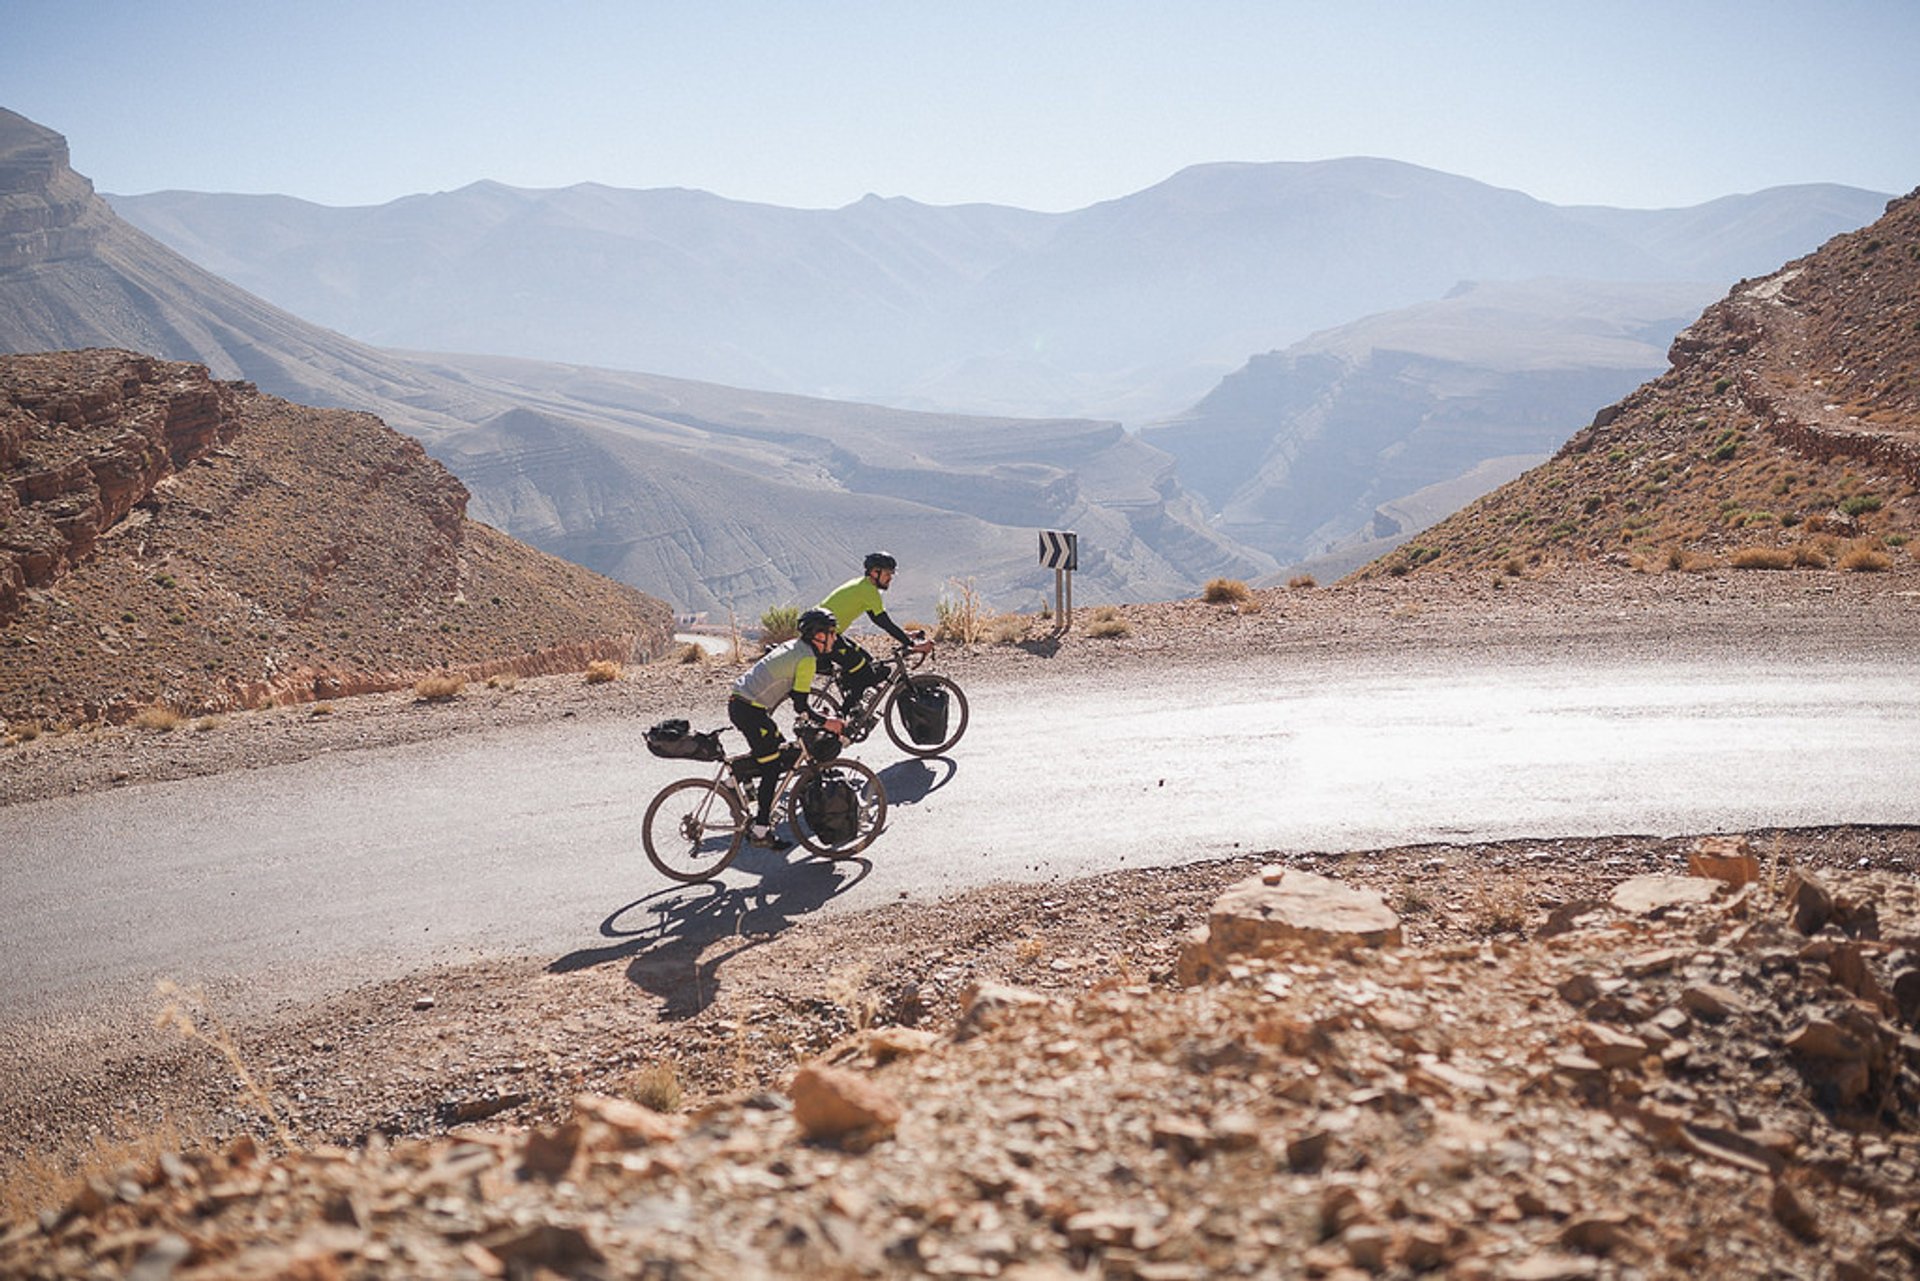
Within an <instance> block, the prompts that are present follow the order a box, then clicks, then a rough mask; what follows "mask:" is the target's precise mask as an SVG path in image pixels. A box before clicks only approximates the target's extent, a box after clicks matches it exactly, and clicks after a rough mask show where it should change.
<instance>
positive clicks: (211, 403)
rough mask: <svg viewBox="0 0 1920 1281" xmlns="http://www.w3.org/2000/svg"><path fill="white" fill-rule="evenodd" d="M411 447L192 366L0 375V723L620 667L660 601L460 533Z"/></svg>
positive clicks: (372, 426)
mask: <svg viewBox="0 0 1920 1281" xmlns="http://www.w3.org/2000/svg"><path fill="white" fill-rule="evenodd" d="M467 501H468V493H467V490H466V487H465V486H464V485H462V484H461V483H460V482H459V481H458V480H456V479H455V478H454V477H453V475H452V474H451V473H450V472H448V471H447V469H446V468H445V467H443V466H442V465H440V463H438V462H437V461H435V460H434V459H431V458H429V457H428V456H427V454H426V451H425V450H424V449H423V448H422V447H421V445H420V444H419V442H418V441H415V440H412V439H410V438H408V437H404V436H401V435H400V434H399V433H397V432H394V431H392V430H390V429H389V428H388V427H387V426H386V425H385V424H384V423H382V422H381V421H380V420H379V419H377V418H374V417H372V416H371V415H367V414H357V413H351V412H347V411H342V410H322V409H312V408H308V407H306V406H301V405H296V404H293V403H291V402H288V401H285V400H281V399H278V398H276V397H273V396H267V395H264V394H262V393H261V392H259V390H258V389H257V388H255V387H253V386H252V385H251V384H249V383H244V382H225V381H219V380H216V379H214V378H212V377H211V376H210V375H209V373H208V371H207V369H206V368H205V367H204V366H201V365H196V364H186V363H180V362H172V361H163V360H157V359H153V358H150V357H146V356H140V355H135V354H133V353H131V352H125V351H113V350H104V349H95V350H87V351H74V352H51V353H41V354H36V355H28V356H4V357H0V717H5V718H8V719H14V718H19V719H22V720H27V721H42V722H45V721H54V722H59V721H68V720H72V721H80V722H98V721H124V720H127V719H129V718H131V717H133V716H135V715H137V714H138V713H139V712H140V711H141V710H142V709H143V708H145V707H148V706H152V705H154V704H156V703H160V704H164V705H165V706H167V707H168V708H171V709H172V710H173V711H175V712H178V713H182V714H196V713H201V712H213V711H225V710H231V709H235V708H245V707H260V706H265V705H269V704H275V703H287V702H298V701H306V700H311V699H329V698H339V697H346V696H349V695H353V694H363V693H371V692H376V691H380V690H390V689H396V688H404V687H407V686H411V685H413V684H416V683H417V682H419V681H420V680H421V679H422V678H424V677H428V676H437V675H442V674H458V675H462V676H464V677H465V678H466V679H468V680H474V679H486V678H488V677H492V676H496V675H503V674H507V673H512V674H514V675H519V676H531V675H538V674H544V673H548V672H559V671H569V670H573V671H577V670H580V669H581V668H583V667H584V666H586V665H587V664H588V663H590V662H593V661H596V660H602V659H606V660H612V661H614V662H618V663H627V662H633V661H636V660H644V659H646V658H650V657H653V656H655V655H658V654H659V653H661V652H663V651H664V649H665V647H666V645H667V644H668V643H669V639H670V636H671V625H672V616H671V614H670V612H669V611H668V610H667V608H666V606H665V605H664V604H663V603H662V602H659V601H657V600H653V599H651V598H649V597H646V596H643V595H642V594H641V593H639V592H637V591H634V590H633V589H632V588H628V587H624V586H621V585H620V584H618V583H615V582H612V581H611V580H609V579H605V578H603V577H601V576H600V575H597V574H593V573H591V572H589V571H587V570H584V569H581V568H580V567H579V566H577V565H571V564H568V563H566V562H564V561H560V560H557V559H555V558H553V557H550V556H547V555H544V554H542V553H538V552H535V551H533V550H532V549H531V548H528V547H525V546H523V545H521V544H518V543H515V542H513V541H512V540H511V539H508V538H506V537H505V536H504V535H501V534H500V533H498V532H497V531H495V530H492V529H489V528H487V527H486V526H484V525H480V524H477V523H475V522H472V521H469V520H468V519H467V518H466V511H467Z"/></svg>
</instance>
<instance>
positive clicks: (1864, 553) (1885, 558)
mask: <svg viewBox="0 0 1920 1281" xmlns="http://www.w3.org/2000/svg"><path fill="white" fill-rule="evenodd" d="M1840 568H1842V569H1844V570H1846V571H1847V572H1848V573H1851V574H1883V573H1885V572H1886V571H1888V570H1890V569H1892V568H1893V557H1891V556H1889V555H1887V554H1886V553H1885V552H1882V551H1877V550H1875V549H1874V548H1872V547H1868V546H1865V545H1864V544H1860V543H1856V544H1854V545H1853V546H1852V547H1849V548H1848V549H1847V554H1846V555H1844V556H1842V557H1841V558H1840Z"/></svg>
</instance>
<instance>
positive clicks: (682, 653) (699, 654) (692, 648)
mask: <svg viewBox="0 0 1920 1281" xmlns="http://www.w3.org/2000/svg"><path fill="white" fill-rule="evenodd" d="M667 658H668V661H670V662H675V663H678V664H680V665H681V666H682V667H698V666H699V665H700V664H702V663H704V662H706V661H707V647H706V646H705V645H702V644H700V643H698V642H697V641H688V642H687V643H686V644H684V645H682V646H681V647H680V648H679V649H677V650H674V651H673V652H672V653H671V654H669V655H667Z"/></svg>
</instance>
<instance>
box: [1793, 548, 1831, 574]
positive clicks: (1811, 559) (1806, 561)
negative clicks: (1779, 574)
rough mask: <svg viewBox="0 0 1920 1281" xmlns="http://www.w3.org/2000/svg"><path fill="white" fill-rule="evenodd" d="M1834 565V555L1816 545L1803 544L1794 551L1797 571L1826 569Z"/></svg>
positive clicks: (1794, 565)
mask: <svg viewBox="0 0 1920 1281" xmlns="http://www.w3.org/2000/svg"><path fill="white" fill-rule="evenodd" d="M1831 564H1833V553H1832V552H1831V551H1829V550H1827V549H1826V548H1823V547H1821V546H1819V545H1818V544H1815V543H1801V544H1800V545H1798V546H1797V547H1795V548H1794V549H1793V567H1794V568H1795V569H1825V568H1826V567H1827V566H1829V565H1831Z"/></svg>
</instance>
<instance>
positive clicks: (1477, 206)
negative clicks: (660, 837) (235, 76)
mask: <svg viewBox="0 0 1920 1281" xmlns="http://www.w3.org/2000/svg"><path fill="white" fill-rule="evenodd" d="M109 199H110V200H111V202H112V204H113V206H114V208H115V209H116V210H117V211H118V212H119V213H120V214H121V216H122V217H124V218H126V219H127V220H128V221H129V222H131V223H133V224H134V225H135V226H137V227H139V228H140V229H142V230H143V231H146V232H147V233H148V234H150V235H152V236H154V237H155V238H156V239H158V240H160V241H161V242H162V243H164V244H167V245H169V246H171V247H172V248H174V249H176V250H178V251H179V252H181V253H183V254H185V255H186V256H187V257H189V258H191V259H193V260H194V261H195V262H197V263H199V264H200V265H201V266H203V267H205V268H207V269H208V270H209V271H212V272H214V273H215V274H217V275H219V276H221V277H222V278H224V279H226V280H229V281H232V282H233V283H235V284H237V285H239V286H241V287H242V288H244V289H247V290H249V291H251V292H253V293H255V294H258V295H259V296H260V297H262V298H265V299H267V300H269V301H271V302H273V303H275V304H276V305H278V306H281V307H284V308H286V309H287V310H289V311H291V312H293V313H294V314H296V315H299V316H301V317H303V318H305V319H307V320H311V321H314V322H316V323H318V324H322V325H326V326H328V327H330V328H333V329H337V330H339V331H340V332H342V333H345V334H350V335H352V336H353V337H355V338H358V339H360V340H362V341H364V342H369V343H373V344H375V345H378V346H386V347H406V348H415V349H427V350H435V351H463V352H482V353H489V354H496V355H512V356H523V357H531V358H534V359H541V360H558V361H565V362H568V363H575V364H593V365H605V366H609V367H613V368H620V369H634V370H645V371H648V372H651V373H658V374H667V375H672V376H675V377H681V378H692V379H699V380H703V381H708V382H717V383H724V384H728V385H732V386H740V387H757V388H764V389H767V390H772V391H787V392H795V393H799V394H803V395H810V396H823V397H829V398H833V399H839V400H861V401H873V402H876V403H881V404H892V405H898V406H903V407H909V408H929V409H939V410H945V411H951V412H961V413H976V414H994V415H1005V414H1014V415H1021V416H1045V417H1052V416H1061V415H1065V416H1074V417H1079V416H1095V417H1112V418H1118V419H1120V420H1122V421H1125V422H1127V423H1129V424H1130V425H1135V426H1138V425H1140V424H1142V423H1145V422H1148V421H1151V420H1154V419H1157V418H1160V417H1163V416H1165V415H1168V414H1172V413H1176V412H1179V411H1181V410H1184V409H1186V408H1187V407H1188V406H1190V405H1192V404H1193V403H1194V402H1195V401H1197V400H1199V399H1200V398H1201V397H1202V396H1204V395H1205V394H1206V393H1207V392H1208V391H1210V390H1211V389H1212V387H1213V385H1214V384H1215V383H1216V382H1217V381H1218V380H1219V378H1220V377H1222V376H1223V375H1225V374H1227V373H1229V372H1231V371H1232V370H1234V369H1236V368H1237V367H1239V366H1240V365H1241V364H1242V363H1244V362H1245V361H1246V359H1247V358H1248V357H1249V356H1250V355H1253V354H1255V353H1259V352H1265V351H1269V350H1272V349H1275V348H1280V347H1285V346H1287V345H1288V344H1291V343H1293V342H1296V341H1298V340H1300V339H1302V338H1304V337H1306V336H1308V335H1309V334H1311V333H1313V332H1314V331H1316V330H1320V329H1325V328H1328V327H1331V326H1334V325H1340V324H1345V323H1347V322H1349V321H1351V320H1354V319H1355V318H1357V317H1360V316H1364V315H1368V314H1371V313H1375V312H1380V311H1385V310H1389V309H1393V308H1398V307H1404V306H1409V305H1413V304H1416V303H1421V302H1427V301H1431V300H1433V299H1436V298H1439V297H1441V296H1443V295H1444V294H1446V293H1447V292H1448V291H1449V290H1450V289H1452V288H1454V287H1455V286H1456V285H1458V284H1459V283H1461V282H1462V281H1475V280H1522V279H1527V278H1531V277H1540V276H1552V277H1559V278H1563V279H1570V280H1573V279H1577V280H1591V281H1604V282H1615V283H1618V282H1629V281H1631V282H1643V283H1644V282H1675V281H1693V282H1700V283H1706V284H1711V285H1714V286H1716V287H1717V290H1721V289H1725V288H1726V286H1727V285H1729V284H1731V283H1732V282H1733V281H1734V280H1736V279H1738V278H1739V277H1741V276H1744V275H1751V274H1757V273H1762V272H1767V271H1771V270H1772V269H1773V268H1775V267H1777V266H1778V265H1779V264H1780V263H1781V262H1782V261H1784V260H1785V259H1786V258H1789V257H1792V256H1794V255H1796V254H1800V253H1805V252H1806V251H1807V250H1809V249H1811V248H1813V247H1814V246H1816V245H1818V244H1819V243H1820V242H1821V241H1823V240H1825V239H1826V238H1827V237H1828V236H1831V235H1833V234H1834V233H1836V232H1839V231H1843V230H1849V229H1851V228H1854V227H1857V226H1860V225H1861V224H1862V223H1865V222H1867V221H1870V220H1871V219H1872V218H1874V217H1876V216H1878V214H1879V212H1880V209H1881V208H1882V206H1883V205H1884V204H1885V202H1886V199H1887V197H1886V196H1885V195H1881V194H1875V193H1870V192H1864V191H1859V190H1856V189H1852V188H1846V187H1835V186H1801V187H1781V188H1774V189H1771V190H1768V191H1763V192H1759V193H1756V194H1754V195H1746V196H1732V197H1728V198H1726V199H1723V200H1716V201H1713V202H1710V203H1708V204H1705V205H1701V206H1698V207H1696V208H1692V209H1683V210H1658V211H1643V210H1624V209H1604V208H1561V207H1556V206H1553V205H1549V204H1545V203H1543V202H1541V201H1538V200H1534V199H1532V198H1531V197H1529V196H1526V195H1523V194H1521V193H1520V192H1517V191H1508V190H1502V189H1499V188H1494V187H1489V186H1486V185H1485V184H1482V183H1478V182H1474V181H1471V180H1469V179H1466V178H1460V177H1455V176H1453V175H1450V174H1445V173H1439V172H1435V171H1433V170H1429V169H1422V168H1419V167H1416V166H1413V165H1408V164H1402V163H1398V162H1395V161H1390V160H1375V159H1349V160H1332V161H1322V162H1314V163H1299V164H1295V163H1272V164H1211V165H1200V166H1196V167H1193V168H1190V169H1186V170H1183V171H1182V172H1180V173H1178V174H1175V175H1174V176H1173V177H1171V178H1169V179H1167V180H1166V181H1165V182H1163V183H1160V184H1158V185H1157V186H1154V187H1150V188H1148V189H1146V190H1144V191H1141V192H1137V193H1135V194H1133V195H1130V196H1125V197H1122V198H1120V199H1117V200H1111V201H1106V202H1103V203H1101V204H1097V205H1093V206H1090V207H1088V208H1086V209H1081V210H1077V211H1074V212H1071V213H1062V214H1044V213H1036V212H1031V211H1027V210H1021V209H1012V208H1006V207H1002V206H994V205H961V206H952V207H934V206H928V205H922V204H918V203H916V202H914V201H911V200H905V199H890V200H883V199H881V198H879V197H874V196H869V197H867V198H866V199H864V200H861V201H858V202H856V203H854V204H851V205H848V206H846V207H845V208H842V209H833V210H806V209H787V208H780V207H776V206H770V205H759V204H749V203H745V202H741V201H733V200H726V199H723V198H721V197H719V196H714V195H709V194H707V193H705V192H699V191H686V190H644V191H635V190H622V189H616V188H611V187H603V186H598V185H594V184H582V185H579V186H574V187H567V188H563V189H559V190H523V189H516V188H512V187H506V186H502V185H500V184H498V183H493V182H481V183H475V184H473V185H472V186H468V187H464V188H461V189H460V190H458V191H453V192H442V193H437V194H433V195H419V196H409V197H406V198H404V199H401V200H396V201H393V202H391V203H388V204H384V205H379V206H373V207H361V208H332V207H327V206H321V205H315V204H310V203H307V202H305V201H300V200H294V199H290V198H288V197H284V196H239V195H213V194H204V193H194V192H178V191H174V192H159V193H154V194H151V195H141V196H114V197H109ZM1717 290H1716V291H1717Z"/></svg>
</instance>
